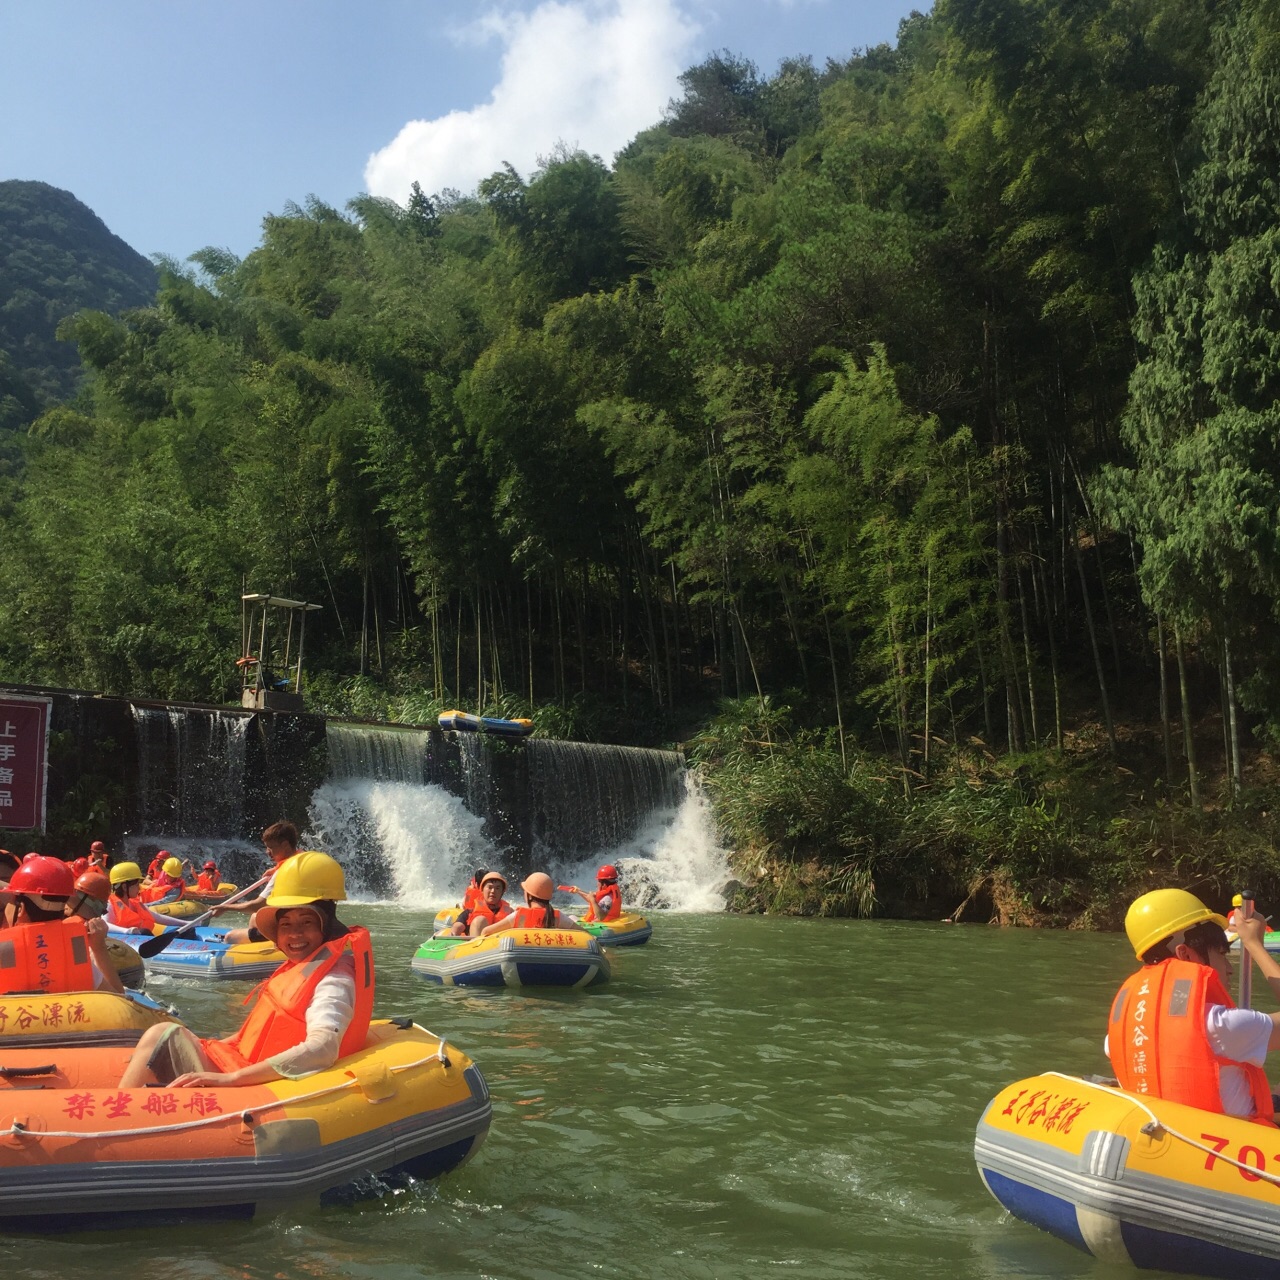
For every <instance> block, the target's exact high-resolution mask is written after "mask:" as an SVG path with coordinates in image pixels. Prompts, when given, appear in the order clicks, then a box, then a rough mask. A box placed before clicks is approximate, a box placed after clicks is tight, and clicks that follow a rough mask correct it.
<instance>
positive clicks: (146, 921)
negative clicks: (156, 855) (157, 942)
mask: <svg viewBox="0 0 1280 1280" xmlns="http://www.w3.org/2000/svg"><path fill="white" fill-rule="evenodd" d="M108 878H109V879H110V881H111V898H110V900H109V901H108V902H107V923H108V924H110V925H113V926H114V927H115V928H117V929H125V930H127V931H128V932H129V933H155V932H156V930H157V929H160V928H161V922H160V921H159V920H157V919H156V918H155V916H153V915H152V914H151V912H150V911H148V910H147V907H146V905H145V904H144V903H143V901H142V898H141V897H140V895H141V893H142V868H141V867H139V866H138V864H137V863H136V862H117V863H116V865H115V866H114V867H112V868H111V874H110V876H109V877H108Z"/></svg>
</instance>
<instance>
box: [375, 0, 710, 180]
mask: <svg viewBox="0 0 1280 1280" xmlns="http://www.w3.org/2000/svg"><path fill="white" fill-rule="evenodd" d="M697 31H698V28H697V25H696V24H695V23H694V22H693V20H692V19H691V18H690V17H689V16H688V14H687V13H686V12H684V11H683V10H682V9H681V7H680V5H679V3H677V0H544V2H543V3H540V4H538V6H537V7H536V8H535V9H533V11H532V12H530V13H527V14H526V13H519V12H516V13H510V12H507V13H503V12H501V11H497V12H492V13H490V14H488V15H486V16H485V17H484V18H482V19H480V20H479V21H478V22H477V23H475V24H473V25H472V27H471V28H470V30H469V32H468V33H465V35H468V36H470V38H473V39H474V38H484V37H487V38H493V37H496V38H497V39H498V40H500V41H501V42H502V44H503V46H504V48H503V53H502V69H501V75H500V77H499V80H498V83H497V85H496V86H495V88H494V90H493V94H492V96H491V97H490V99H489V101H488V102H485V103H481V104H480V105H479V106H476V107H472V108H471V109H470V110H469V111H450V112H449V113H448V114H447V115H443V116H439V117H438V118H436V119H434V120H411V121H409V123H408V124H406V125H405V126H404V127H403V128H402V129H401V130H400V132H399V133H398V134H397V135H396V136H395V138H393V139H392V141H391V142H389V143H388V144H387V145H386V146H385V147H383V148H382V149H381V150H380V151H375V152H374V153H373V155H371V156H370V157H369V162H368V164H367V165H366V166H365V171H364V178H365V183H366V184H367V186H368V188H369V191H370V192H371V193H372V194H373V195H378V196H390V197H391V198H392V199H394V200H399V201H401V202H402V203H403V202H404V201H405V200H406V199H407V198H408V194H409V188H410V186H411V184H412V183H413V182H414V181H417V182H419V183H421V184H422V187H423V189H424V190H425V191H429V192H430V191H440V190H442V189H443V188H445V187H456V188H458V189H459V190H461V191H471V190H473V189H474V187H475V185H476V183H477V182H479V181H480V179H481V178H485V177H487V176H488V175H489V174H491V173H492V172H493V171H494V170H495V169H498V168H500V167H501V165H502V163H503V162H504V161H510V162H511V163H512V164H513V165H515V167H516V169H517V170H519V171H520V172H521V173H523V174H526V175H527V174H528V173H529V172H530V171H531V170H532V169H533V168H534V166H535V165H536V163H537V158H538V156H540V155H543V156H545V155H548V154H550V152H551V151H552V149H553V148H554V147H555V145H556V144H557V143H558V142H563V143H565V144H567V145H568V146H570V147H575V148H576V147H580V148H581V149H582V150H584V151H589V152H591V153H592V154H595V155H600V156H602V157H604V159H605V160H606V162H607V161H608V160H610V159H611V158H612V156H613V154H614V152H616V151H618V150H619V149H620V148H621V147H623V146H625V145H626V143H627V142H629V141H630V140H631V138H633V137H634V136H635V135H636V134H637V133H638V132H639V131H640V130H641V129H644V128H647V127H648V126H649V125H651V124H655V123H656V122H657V121H658V119H659V118H660V117H661V114H662V110H663V108H664V107H665V106H666V105H667V102H668V100H669V99H670V98H672V97H674V96H676V94H677V92H678V89H679V85H678V81H677V78H678V76H679V75H680V72H681V71H683V70H684V68H685V67H686V66H687V65H688V64H687V61H686V58H687V55H688V52H689V49H690V47H691V45H692V42H693V39H694V36H695V35H696V34H697Z"/></svg>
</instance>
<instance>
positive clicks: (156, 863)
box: [147, 858, 164, 880]
mask: <svg viewBox="0 0 1280 1280" xmlns="http://www.w3.org/2000/svg"><path fill="white" fill-rule="evenodd" d="M163 872H164V859H163V858H152V859H151V865H150V866H149V867H148V868H147V879H148V880H155V879H156V878H157V877H158V876H160V875H161V874H163Z"/></svg>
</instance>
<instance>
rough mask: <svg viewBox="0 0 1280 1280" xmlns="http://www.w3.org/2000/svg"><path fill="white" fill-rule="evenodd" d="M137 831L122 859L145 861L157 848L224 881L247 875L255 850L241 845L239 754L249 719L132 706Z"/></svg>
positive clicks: (224, 713) (243, 748)
mask: <svg viewBox="0 0 1280 1280" xmlns="http://www.w3.org/2000/svg"><path fill="white" fill-rule="evenodd" d="M131 710H132V714H133V724H134V734H135V740H136V743H137V752H138V755H137V761H138V803H137V815H138V817H137V829H136V830H134V831H132V832H130V833H129V834H128V836H126V838H125V841H124V848H125V852H126V853H128V854H129V855H130V856H131V857H136V858H141V859H143V861H144V865H145V862H146V861H147V860H149V858H150V856H151V854H153V853H154V852H155V851H156V850H157V849H159V848H161V847H164V848H166V849H168V850H169V852H171V853H173V854H174V855H176V856H177V857H179V858H182V859H185V860H187V861H189V862H191V863H192V864H193V865H196V864H198V863H200V862H203V861H204V860H205V859H206V858H213V859H214V860H215V861H217V863H218V865H219V867H220V868H221V869H222V870H223V873H224V874H226V875H232V876H234V875H239V874H243V873H246V872H248V871H249V870H250V869H252V868H253V867H255V866H256V865H257V863H259V862H260V861H261V857H262V855H261V850H259V849H257V848H256V846H254V845H252V844H249V843H248V842H247V841H246V840H245V839H244V834H245V833H244V823H245V818H244V804H245V753H246V741H247V737H248V730H249V722H250V719H251V717H250V716H248V715H245V714H242V713H240V712H235V711H216V710H208V711H206V710H203V709H196V708H182V709H178V708H161V707H146V706H137V705H134V706H133V707H132V708H131Z"/></svg>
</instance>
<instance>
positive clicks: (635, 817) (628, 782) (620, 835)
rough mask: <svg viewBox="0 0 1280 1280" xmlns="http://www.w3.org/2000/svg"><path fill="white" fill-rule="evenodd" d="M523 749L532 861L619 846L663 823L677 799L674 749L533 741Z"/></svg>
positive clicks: (678, 769)
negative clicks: (526, 754)
mask: <svg viewBox="0 0 1280 1280" xmlns="http://www.w3.org/2000/svg"><path fill="white" fill-rule="evenodd" d="M527 750H528V752H529V791H530V796H531V799H532V803H533V854H534V858H535V859H536V860H540V861H546V860H548V859H552V860H554V859H561V860H563V859H565V858H567V857H569V856H571V855H575V854H576V855H578V856H579V857H587V856H590V855H593V854H596V853H602V852H604V851H607V850H610V849H617V848H620V847H622V846H623V845H625V844H626V842H627V841H629V840H632V839H633V838H634V837H635V836H636V835H637V833H638V832H639V831H640V830H641V829H642V828H643V827H645V826H648V825H652V824H653V823H654V822H655V821H657V822H663V821H665V823H667V824H669V823H670V822H671V820H672V819H673V818H674V815H675V812H676V809H677V807H678V806H679V804H680V802H681V800H682V799H683V798H684V786H683V779H684V772H685V771H684V761H683V760H682V759H681V758H680V756H678V755H677V754H676V753H675V752H674V751H648V750H644V749H642V748H639V747H614V746H603V745H601V744H599V743H594V742H551V741H545V740H543V741H540V740H538V739H533V740H531V741H530V742H529V743H528V746H527Z"/></svg>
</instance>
